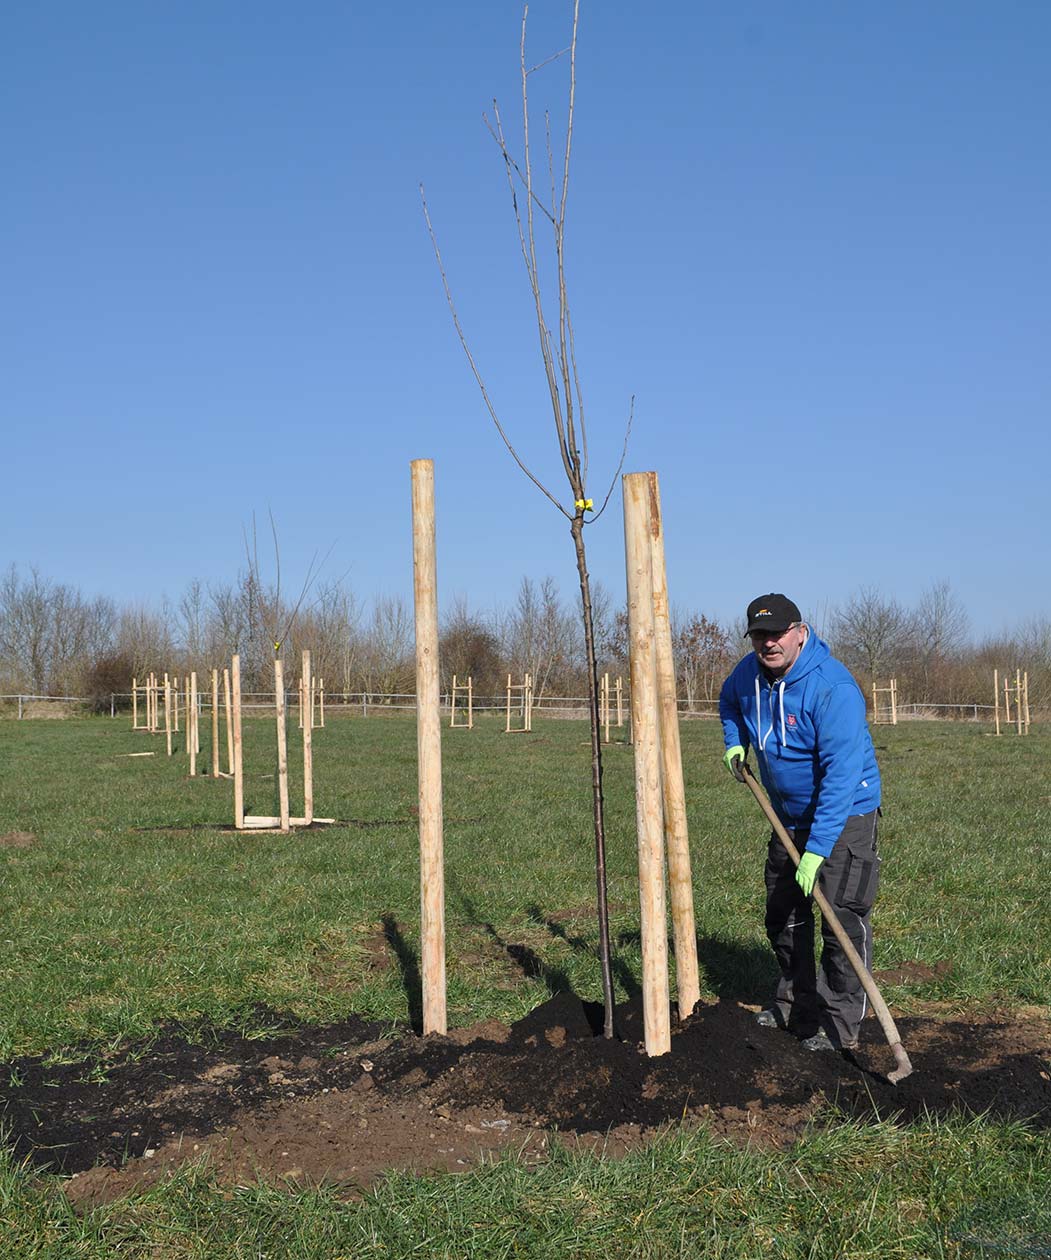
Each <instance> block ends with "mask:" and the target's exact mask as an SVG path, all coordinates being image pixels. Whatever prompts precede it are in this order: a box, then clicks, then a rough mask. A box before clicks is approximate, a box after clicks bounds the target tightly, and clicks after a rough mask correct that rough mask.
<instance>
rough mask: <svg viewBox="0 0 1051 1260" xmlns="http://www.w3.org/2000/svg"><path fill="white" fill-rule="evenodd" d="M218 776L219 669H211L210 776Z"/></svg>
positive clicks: (214, 777)
mask: <svg viewBox="0 0 1051 1260" xmlns="http://www.w3.org/2000/svg"><path fill="white" fill-rule="evenodd" d="M218 777H219V671H218V670H217V669H213V670H212V778H213V779H218Z"/></svg>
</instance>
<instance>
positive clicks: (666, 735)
mask: <svg viewBox="0 0 1051 1260" xmlns="http://www.w3.org/2000/svg"><path fill="white" fill-rule="evenodd" d="M647 476H648V489H649V508H650V521H649V524H650V530H649V533H650V547H651V553H652V563H651V569H652V577H653V631H654V645H655V648H656V662H657V703H658V706H659V709H660V752H661V771H662V774H661V782H662V783H663V785H664V838H665V843H666V845H667V851H668V884H669V892H670V894H671V917H672V924H673V926H674V929H675V976H676V992H677V994H678V998H679V1018H680V1019H686V1017H687V1016H688V1015H690V1014H691V1012H692V1011H693V1008H694V1007H695V1006H696V1005H697V1002H698V1001H699V1000H700V996H701V987H700V981H699V979H698V969H697V933H696V928H695V926H694V917H693V879H692V876H691V873H690V836H689V829H688V827H687V825H686V788H685V785H684V783H683V777H682V747H681V744H680V740H679V704H678V696H677V694H676V689H675V657H674V653H673V651H672V642H671V616H670V614H669V610H668V580H667V575H666V572H665V566H664V525H663V522H662V518H661V496H660V485H659V483H658V480H657V474H656V473H655V472H651V473H648V474H647Z"/></svg>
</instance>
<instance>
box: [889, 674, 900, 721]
mask: <svg viewBox="0 0 1051 1260" xmlns="http://www.w3.org/2000/svg"><path fill="white" fill-rule="evenodd" d="M890 724H891V726H897V725H898V680H897V679H896V678H892V679H891V680H890Z"/></svg>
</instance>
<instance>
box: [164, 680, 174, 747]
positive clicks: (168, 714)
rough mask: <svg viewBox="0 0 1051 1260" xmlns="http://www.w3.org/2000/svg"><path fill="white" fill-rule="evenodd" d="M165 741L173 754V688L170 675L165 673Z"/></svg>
mask: <svg viewBox="0 0 1051 1260" xmlns="http://www.w3.org/2000/svg"><path fill="white" fill-rule="evenodd" d="M164 742H165V744H166V746H167V749H168V756H169V757H170V756H171V755H172V688H171V683H170V681H169V680H168V675H167V674H165V675H164Z"/></svg>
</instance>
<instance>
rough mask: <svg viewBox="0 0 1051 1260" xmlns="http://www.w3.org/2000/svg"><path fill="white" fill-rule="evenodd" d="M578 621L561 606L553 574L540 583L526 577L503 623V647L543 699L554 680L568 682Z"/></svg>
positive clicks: (512, 665) (511, 665) (513, 667)
mask: <svg viewBox="0 0 1051 1260" xmlns="http://www.w3.org/2000/svg"><path fill="white" fill-rule="evenodd" d="M579 624H580V623H579V622H578V621H576V620H575V619H574V618H573V617H572V615H571V614H570V613H569V612H568V611H567V610H566V609H565V608H564V607H563V606H562V600H561V598H560V596H559V593H558V584H557V583H556V582H555V579H554V578H553V577H546V578H544V579H543V580H542V581H541V582H540V583H539V585H538V584H537V583H536V582H534V581H533V580H532V578H527V577H526V578H523V579H522V581H521V584H520V585H519V587H518V595H517V596H516V598H515V603H514V607H513V608H512V609H511V611H510V613H509V614H508V615H507V617H506V619H505V621H504V627H503V641H504V642H503V650H504V656H505V657H506V659H507V663H508V666H509V668H510V669H511V670H512V671H513V672H514V673H515V674H517V675H518V676H522V675H524V674H529V675H530V677H531V678H532V680H533V691H534V694H535V695H536V698H537V699H538V700H541V699H543V697H544V695H545V694H546V692H547V690H548V688H549V687H550V686H551V685H552V680H556V683H555V685H558V684H559V683H561V684H562V685H563V686H565V684H566V681H567V679H566V675H567V673H568V666H570V665H571V664H574V663H575V664H579V656H578V657H577V660H576V661H575V662H574V648H575V647H576V645H577V635H578V633H579Z"/></svg>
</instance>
